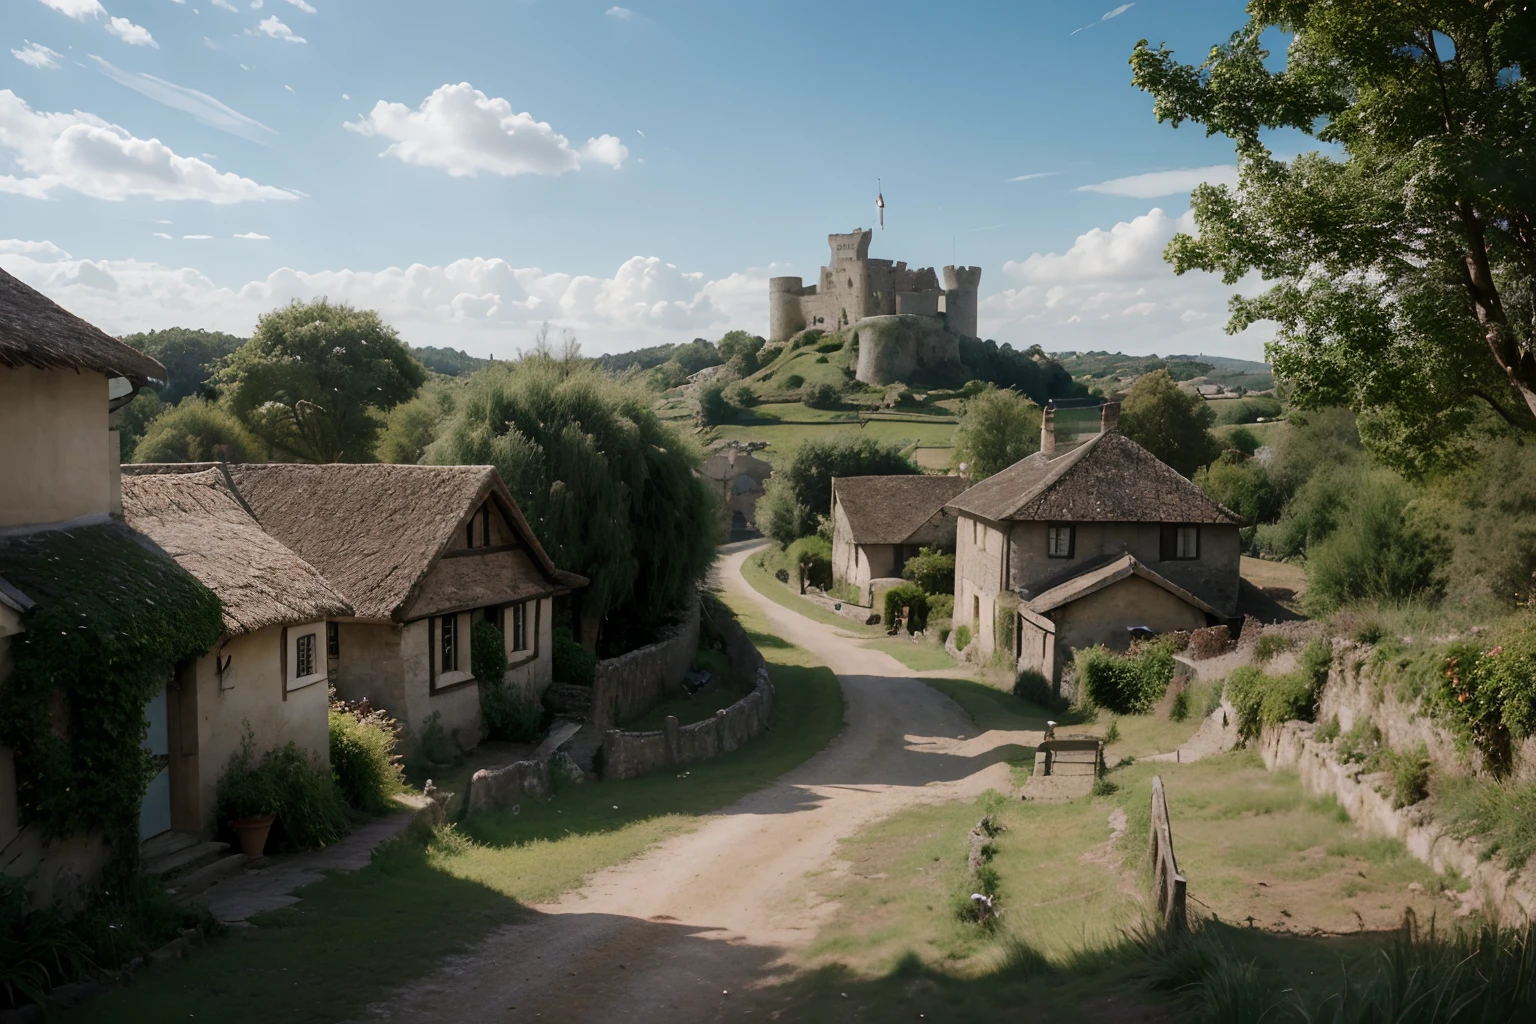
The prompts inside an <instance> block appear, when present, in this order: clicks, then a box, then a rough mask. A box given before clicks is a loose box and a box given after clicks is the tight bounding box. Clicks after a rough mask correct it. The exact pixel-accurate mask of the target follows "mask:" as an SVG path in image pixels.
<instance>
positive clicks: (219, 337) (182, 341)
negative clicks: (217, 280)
mask: <svg viewBox="0 0 1536 1024" xmlns="http://www.w3.org/2000/svg"><path fill="white" fill-rule="evenodd" d="M123 340H124V341H125V342H127V343H128V344H130V345H132V346H133V347H134V348H136V349H138V350H139V351H140V352H143V353H144V354H145V355H147V356H152V357H153V358H155V359H158V360H160V362H161V363H162V364H163V365H164V366H165V370H166V374H167V376H168V377H169V378H170V379H169V380H167V381H166V383H165V386H164V387H160V388H156V389H155V390H156V391H157V392H158V393H159V395H160V398H161V400H162V401H164V402H166V403H168V404H170V405H175V404H176V403H177V402H179V401H181V400H182V399H183V398H185V397H187V396H188V395H197V394H204V392H205V390H206V389H205V387H204V385H206V384H207V382H208V380H209V378H211V377H213V375H214V374H215V373H217V372H218V369H219V366H220V365H221V364H222V363H223V361H224V359H225V358H226V357H228V356H229V354H230V353H231V352H233V351H234V350H235V349H237V348H239V347H240V346H241V345H243V344H245V339H244V338H237V337H235V336H234V335H233V334H225V333H223V332H222V331H203V330H197V331H194V330H191V329H189V328H186V327H167V328H166V329H165V330H162V331H145V332H141V333H139V334H129V335H125V336H124V337H123ZM204 397H207V396H206V394H204Z"/></svg>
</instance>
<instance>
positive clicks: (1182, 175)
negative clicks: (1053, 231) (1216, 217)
mask: <svg viewBox="0 0 1536 1024" xmlns="http://www.w3.org/2000/svg"><path fill="white" fill-rule="evenodd" d="M1205 182H1210V183H1211V184H1213V185H1236V184H1237V165H1236V164H1213V165H1211V166H1210V167H1183V168H1179V169H1177V170H1172V171H1152V172H1151V173H1149V174H1133V175H1131V176H1130V177H1127V178H1111V179H1110V180H1108V181H1101V182H1099V183H1098V184H1097V185H1079V186H1078V187H1077V188H1076V189H1074V190H1073V191H1075V192H1099V193H1102V194H1104V195H1107V196H1129V197H1130V198H1132V199H1157V198H1159V197H1161V196H1176V195H1182V194H1183V193H1185V192H1188V191H1190V190H1191V189H1193V188H1194V187H1195V186H1196V185H1199V184H1202V183H1205Z"/></svg>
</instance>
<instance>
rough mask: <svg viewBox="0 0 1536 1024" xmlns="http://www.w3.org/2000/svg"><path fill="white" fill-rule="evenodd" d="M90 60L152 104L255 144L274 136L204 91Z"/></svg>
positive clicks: (99, 60) (254, 120)
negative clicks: (160, 104) (152, 102)
mask: <svg viewBox="0 0 1536 1024" xmlns="http://www.w3.org/2000/svg"><path fill="white" fill-rule="evenodd" d="M91 59H92V60H94V61H95V62H96V64H97V66H98V68H99V69H100V70H101V73H102V74H104V75H106V76H107V77H108V78H110V79H112V80H113V81H114V82H116V83H118V84H119V85H124V86H127V87H128V88H130V89H132V90H133V91H134V92H137V93H142V94H143V95H145V96H148V97H149V98H150V99H152V100H154V101H155V102H156V103H163V104H165V105H166V106H168V107H171V108H172V109H175V110H180V111H183V112H184V113H188V114H191V115H192V116H193V117H195V118H197V119H198V120H199V121H201V122H203V124H206V125H208V126H209V127H212V128H217V129H219V130H220V131H225V132H229V133H230V134H231V135H238V136H240V137H241V138H245V139H250V140H252V141H255V142H261V141H264V140H265V137H266V136H267V135H276V134H277V131H276V130H275V129H272V128H268V127H267V126H266V125H264V124H262V123H261V122H260V121H257V120H256V119H255V118H250V117H246V116H245V115H244V114H242V113H240V111H238V110H235V109H234V108H232V107H228V106H225V105H224V104H223V103H221V102H219V101H218V100H216V99H214V98H213V97H212V96H209V95H208V94H207V93H205V92H199V91H198V90H196V89H189V88H188V87H186V86H184V85H177V84H176V83H175V82H167V81H166V80H165V79H163V78H156V77H155V76H154V75H146V74H142V73H138V74H135V73H133V72H128V71H123V70H120V69H119V68H117V67H114V66H113V65H112V64H110V63H108V62H107V61H104V60H102V59H101V58H100V57H98V56H96V55H95V54H91Z"/></svg>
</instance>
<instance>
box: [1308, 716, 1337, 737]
mask: <svg viewBox="0 0 1536 1024" xmlns="http://www.w3.org/2000/svg"><path fill="white" fill-rule="evenodd" d="M1312 735H1313V737H1314V738H1315V739H1316V740H1317V741H1318V742H1319V743H1332V742H1333V741H1334V740H1336V739H1338V738H1339V716H1338V715H1334V716H1333V717H1332V718H1330V719H1328V721H1326V722H1324V723H1323V724H1322V725H1320V726H1318V727H1317V732H1315V733H1313V734H1312Z"/></svg>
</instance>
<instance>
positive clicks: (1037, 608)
mask: <svg viewBox="0 0 1536 1024" xmlns="http://www.w3.org/2000/svg"><path fill="white" fill-rule="evenodd" d="M1131 576H1140V577H1141V578H1142V579H1144V580H1147V581H1148V582H1150V583H1153V584H1156V585H1157V586H1159V587H1161V588H1163V589H1164V590H1166V591H1168V593H1170V594H1172V595H1173V596H1175V597H1177V598H1178V599H1179V600H1181V601H1183V602H1184V603H1185V604H1187V605H1190V606H1192V607H1195V608H1198V609H1200V610H1201V611H1203V612H1205V613H1206V614H1207V615H1219V614H1220V613H1219V612H1217V611H1216V609H1215V608H1212V607H1211V606H1210V605H1209V604H1207V603H1205V602H1204V601H1202V600H1200V598H1198V597H1196V596H1195V595H1194V594H1191V593H1190V592H1189V591H1187V590H1185V589H1184V588H1183V587H1181V586H1179V585H1178V584H1177V583H1172V582H1170V581H1169V580H1167V579H1165V578H1164V577H1163V576H1161V575H1159V574H1158V573H1156V572H1153V571H1152V570H1151V569H1149V568H1147V567H1146V566H1145V565H1143V564H1142V563H1141V562H1139V561H1137V560H1136V558H1135V557H1133V556H1131V555H1121V556H1120V557H1119V558H1116V559H1114V560H1113V561H1110V562H1107V563H1105V564H1102V565H1099V566H1096V567H1094V568H1091V569H1088V570H1087V571H1086V572H1081V573H1079V574H1078V575H1076V576H1073V577H1072V578H1071V579H1069V580H1067V581H1066V582H1065V583H1061V584H1058V585H1057V586H1054V587H1052V588H1051V589H1049V590H1047V591H1045V592H1044V593H1043V594H1040V595H1039V596H1037V597H1034V598H1031V599H1030V600H1029V601H1028V602H1027V603H1026V607H1027V608H1029V610H1030V611H1032V612H1036V613H1039V614H1041V615H1043V614H1045V613H1046V612H1049V611H1053V610H1055V609H1057V608H1060V607H1061V606H1062V605H1066V604H1071V603H1072V602H1073V601H1079V600H1081V599H1083V598H1085V597H1087V596H1088V595H1089V594H1096V593H1098V592H1099V591H1101V590H1103V589H1105V588H1106V587H1112V586H1114V585H1115V584H1116V583H1119V582H1120V581H1121V580H1124V579H1128V578H1129V577H1131Z"/></svg>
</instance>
